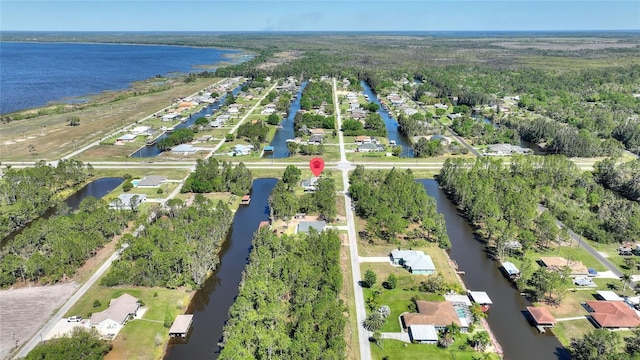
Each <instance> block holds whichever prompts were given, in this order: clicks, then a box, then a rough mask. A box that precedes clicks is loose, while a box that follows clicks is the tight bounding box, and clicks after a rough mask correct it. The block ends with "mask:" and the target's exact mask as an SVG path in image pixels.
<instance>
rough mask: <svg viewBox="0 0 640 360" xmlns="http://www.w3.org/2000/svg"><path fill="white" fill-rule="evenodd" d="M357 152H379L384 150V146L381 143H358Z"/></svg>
mask: <svg viewBox="0 0 640 360" xmlns="http://www.w3.org/2000/svg"><path fill="white" fill-rule="evenodd" d="M356 151H357V152H378V151H384V146H383V145H380V144H372V143H366V144H362V145H358V148H357V149H356Z"/></svg>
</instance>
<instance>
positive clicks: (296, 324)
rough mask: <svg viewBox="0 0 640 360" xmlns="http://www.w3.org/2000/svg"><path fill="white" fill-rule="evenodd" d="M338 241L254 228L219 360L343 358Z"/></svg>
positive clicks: (328, 235) (332, 237)
mask: <svg viewBox="0 0 640 360" xmlns="http://www.w3.org/2000/svg"><path fill="white" fill-rule="evenodd" d="M339 257H340V239H339V237H338V234H337V233H335V232H333V231H328V232H322V233H316V232H311V233H309V234H298V235H292V236H287V235H284V236H282V237H279V236H277V235H276V234H274V233H273V232H272V231H270V230H269V229H268V228H262V229H260V230H258V232H256V234H255V235H254V238H253V250H252V251H251V255H250V258H249V264H248V265H247V268H246V270H245V272H244V274H243V278H242V281H241V282H240V293H239V294H238V297H237V298H236V300H235V302H234V304H233V305H232V306H231V309H230V310H229V320H228V321H227V324H226V325H225V328H224V334H223V336H224V340H223V342H222V344H221V346H223V349H222V352H221V353H220V357H219V358H220V359H222V360H226V359H335V360H342V359H344V358H345V341H344V327H345V321H346V319H345V316H344V312H345V311H346V308H345V306H344V304H343V303H342V301H340V300H338V294H339V292H340V289H341V287H342V273H341V271H340V265H339Z"/></svg>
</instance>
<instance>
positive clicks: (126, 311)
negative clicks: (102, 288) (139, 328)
mask: <svg viewBox="0 0 640 360" xmlns="http://www.w3.org/2000/svg"><path fill="white" fill-rule="evenodd" d="M139 308H140V303H139V302H138V299H136V298H135V297H133V296H131V295H129V294H126V293H125V294H122V295H120V297H118V298H115V299H111V301H110V302H109V307H108V308H107V309H106V310H104V311H101V312H98V313H95V314H93V315H91V320H90V322H89V324H90V325H91V326H92V327H95V328H98V330H99V331H100V332H101V333H102V334H110V333H115V334H117V333H118V331H120V329H121V328H122V326H124V324H125V323H126V322H127V321H128V320H129V319H130V318H133V317H134V316H136V314H137V312H138V309H139Z"/></svg>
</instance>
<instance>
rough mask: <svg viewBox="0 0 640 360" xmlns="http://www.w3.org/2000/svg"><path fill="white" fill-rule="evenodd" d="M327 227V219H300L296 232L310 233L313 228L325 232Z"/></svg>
mask: <svg viewBox="0 0 640 360" xmlns="http://www.w3.org/2000/svg"><path fill="white" fill-rule="evenodd" d="M326 227H327V223H326V222H325V221H300V223H299V224H298V226H297V227H296V233H307V234H308V233H309V231H310V230H311V229H314V230H315V231H317V232H323V231H324V229H325V228H326Z"/></svg>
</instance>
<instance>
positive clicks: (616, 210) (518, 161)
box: [438, 155, 640, 255]
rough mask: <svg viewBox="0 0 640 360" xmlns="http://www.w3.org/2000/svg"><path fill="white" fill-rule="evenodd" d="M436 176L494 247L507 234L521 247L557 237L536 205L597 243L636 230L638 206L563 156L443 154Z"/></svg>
mask: <svg viewBox="0 0 640 360" xmlns="http://www.w3.org/2000/svg"><path fill="white" fill-rule="evenodd" d="M438 181H439V183H440V186H442V187H443V189H444V190H445V191H447V192H448V193H449V194H450V196H451V198H452V200H453V201H455V202H456V203H457V204H458V205H459V206H460V208H461V209H462V210H463V211H464V212H465V214H466V216H467V218H468V219H469V221H470V222H472V223H473V224H475V225H478V226H480V227H481V228H482V231H481V234H482V236H483V237H484V238H485V239H486V240H487V241H489V242H491V243H493V244H494V245H495V248H496V249H502V248H503V246H502V245H503V244H504V243H505V242H506V241H508V240H510V239H517V240H518V241H520V242H521V243H522V246H523V249H524V250H525V251H526V250H527V249H531V248H534V247H535V246H539V247H548V246H549V245H550V244H551V243H554V242H559V241H561V240H562V239H561V237H562V235H563V234H561V233H559V229H558V228H557V226H556V225H555V220H554V219H553V218H552V217H549V216H548V215H546V214H547V212H542V213H540V214H539V213H538V211H537V206H538V204H542V205H545V206H546V207H548V208H549V209H550V210H551V212H552V213H553V215H555V216H556V217H557V218H558V219H559V220H561V221H563V222H564V223H565V224H566V225H567V226H569V227H570V228H571V229H573V230H574V231H575V232H577V233H579V234H581V235H583V236H585V237H587V238H589V239H591V240H594V241H597V242H602V243H611V242H624V241H628V240H629V239H633V238H635V237H636V236H637V234H640V205H638V203H637V202H634V201H630V200H627V199H624V198H621V197H619V196H618V195H616V194H615V193H613V192H611V191H608V190H606V189H605V188H603V187H602V186H601V185H599V184H598V183H597V182H596V181H595V179H594V175H593V174H592V173H591V172H584V173H581V172H580V171H579V169H578V168H577V166H576V165H575V164H574V163H572V162H571V161H569V160H568V159H567V158H565V157H563V156H552V155H549V156H544V157H540V156H516V157H513V158H512V160H511V164H510V165H509V166H505V165H504V164H503V163H502V161H501V160H500V159H492V158H478V159H475V160H463V159H448V160H447V161H445V163H444V167H443V168H442V170H441V171H440V175H439V176H438ZM498 255H499V252H498Z"/></svg>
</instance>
